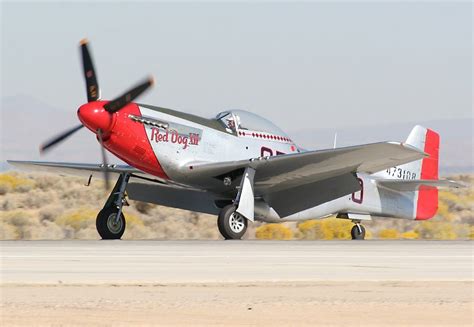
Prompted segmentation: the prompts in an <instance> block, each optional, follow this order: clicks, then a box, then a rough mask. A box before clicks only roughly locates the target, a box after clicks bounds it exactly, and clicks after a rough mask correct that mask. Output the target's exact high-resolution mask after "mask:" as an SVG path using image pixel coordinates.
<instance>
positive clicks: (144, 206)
mask: <svg viewBox="0 0 474 327" xmlns="http://www.w3.org/2000/svg"><path fill="white" fill-rule="evenodd" d="M134 206H135V208H136V209H137V211H138V212H140V213H143V214H145V215H146V214H148V213H149V212H150V210H151V209H153V207H155V206H156V205H154V204H151V203H147V202H141V201H134Z"/></svg>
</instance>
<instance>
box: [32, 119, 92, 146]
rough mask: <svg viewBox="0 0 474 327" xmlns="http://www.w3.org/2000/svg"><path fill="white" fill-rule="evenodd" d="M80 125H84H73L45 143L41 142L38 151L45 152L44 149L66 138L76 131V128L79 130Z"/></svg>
mask: <svg viewBox="0 0 474 327" xmlns="http://www.w3.org/2000/svg"><path fill="white" fill-rule="evenodd" d="M82 127H84V125H82V124H81V125H78V126H75V127H73V128H71V129H69V130H67V131H65V132H63V133H61V134H59V135H58V136H56V137H55V138H53V139H51V140H50V141H48V142H47V143H45V144H43V145H42V146H40V152H41V153H44V152H46V150H48V149H50V148H51V147H52V146H54V145H56V144H58V143H60V142H62V141H64V140H65V139H67V138H68V137H69V136H71V135H72V134H74V133H75V132H77V131H78V130H80V129H81V128H82Z"/></svg>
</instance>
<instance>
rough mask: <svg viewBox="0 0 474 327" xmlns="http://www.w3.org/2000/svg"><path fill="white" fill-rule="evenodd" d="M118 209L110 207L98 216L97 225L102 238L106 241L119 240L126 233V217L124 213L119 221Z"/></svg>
mask: <svg viewBox="0 0 474 327" xmlns="http://www.w3.org/2000/svg"><path fill="white" fill-rule="evenodd" d="M118 211H119V210H118V209H117V208H116V207H109V208H104V209H102V210H101V211H100V212H99V214H98V215H97V219H96V221H95V225H96V227H97V232H99V235H100V237H102V239H104V240H118V239H120V238H121V237H122V235H123V233H124V232H125V226H126V223H125V216H124V215H123V212H122V213H121V215H120V218H119V219H117V214H118Z"/></svg>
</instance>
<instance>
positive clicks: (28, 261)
mask: <svg viewBox="0 0 474 327" xmlns="http://www.w3.org/2000/svg"><path fill="white" fill-rule="evenodd" d="M473 244H474V243H473V242H470V241H453V242H451V241H279V242H276V241H2V242H0V253H1V262H0V263H1V267H0V268H1V275H0V277H1V283H2V284H3V285H18V284H21V285H28V284H41V285H52V284H63V285H68V284H71V285H73V284H81V285H110V284H118V285H137V284H140V285H141V284H144V285H165V284H193V283H201V284H202V283H213V284H219V283H262V282H321V281H324V282H327V281H338V282H339V281H472V279H473Z"/></svg>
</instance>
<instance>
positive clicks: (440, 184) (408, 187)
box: [377, 179, 466, 192]
mask: <svg viewBox="0 0 474 327" xmlns="http://www.w3.org/2000/svg"><path fill="white" fill-rule="evenodd" d="M377 184H378V185H380V186H383V187H386V188H389V189H392V190H395V191H399V192H410V191H418V189H419V187H420V186H422V185H424V186H432V187H437V188H464V187H466V185H464V184H461V183H458V182H455V181H450V180H447V179H442V180H431V179H430V180H423V179H416V180H400V179H379V180H377Z"/></svg>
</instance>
